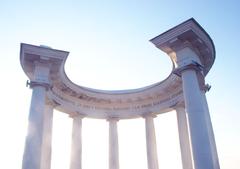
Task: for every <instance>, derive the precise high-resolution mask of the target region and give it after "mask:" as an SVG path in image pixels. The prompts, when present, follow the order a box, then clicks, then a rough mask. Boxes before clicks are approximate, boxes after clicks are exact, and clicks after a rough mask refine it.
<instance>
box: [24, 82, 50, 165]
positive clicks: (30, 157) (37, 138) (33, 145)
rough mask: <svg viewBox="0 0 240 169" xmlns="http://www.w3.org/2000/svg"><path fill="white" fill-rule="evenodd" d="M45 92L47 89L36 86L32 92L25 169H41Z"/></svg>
mask: <svg viewBox="0 0 240 169" xmlns="http://www.w3.org/2000/svg"><path fill="white" fill-rule="evenodd" d="M45 92H46V91H45V88H44V87H42V86H35V87H34V88H33V91H32V101H31V106H30V113H29V119H28V120H29V124H28V134H27V137H26V143H25V150H24V155H23V164H22V168H23V169H40V165H41V164H40V163H41V148H42V140H43V119H44V116H43V114H44V113H43V112H44V106H45Z"/></svg>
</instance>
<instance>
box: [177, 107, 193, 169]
mask: <svg viewBox="0 0 240 169" xmlns="http://www.w3.org/2000/svg"><path fill="white" fill-rule="evenodd" d="M176 113H177V122H178V134H179V142H180V149H181V158H182V168H183V169H193V164H192V153H191V144H190V140H189V139H190V137H189V131H188V120H187V113H186V112H185V109H184V108H182V107H179V108H176Z"/></svg>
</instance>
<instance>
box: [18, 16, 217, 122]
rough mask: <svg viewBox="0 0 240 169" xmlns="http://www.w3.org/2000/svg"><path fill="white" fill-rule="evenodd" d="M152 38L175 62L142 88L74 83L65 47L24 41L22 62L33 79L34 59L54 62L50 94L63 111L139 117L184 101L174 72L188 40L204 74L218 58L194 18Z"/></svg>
mask: <svg viewBox="0 0 240 169" xmlns="http://www.w3.org/2000/svg"><path fill="white" fill-rule="evenodd" d="M150 41H151V42H152V43H153V44H154V45H155V46H156V47H157V48H159V49H161V50H162V51H164V52H165V53H167V54H168V55H169V56H170V59H171V60H172V62H173V63H174V64H173V69H172V72H171V73H170V75H169V76H168V77H167V78H166V79H165V80H163V81H162V82H158V83H156V84H153V85H150V86H147V87H143V88H140V89H132V90H118V91H106V90H96V89H91V88H87V87H82V86H78V85H76V84H74V83H73V82H72V81H71V80H70V79H69V78H68V77H67V75H66V72H65V70H64V64H65V62H66V59H67V56H68V54H69V53H68V52H65V51H60V50H55V49H49V48H45V47H38V46H33V45H27V44H22V48H21V64H22V67H23V69H24V71H25V72H26V74H27V75H28V76H29V78H30V80H32V81H34V79H33V70H34V64H33V63H34V62H36V61H37V60H39V61H40V62H44V60H46V59H47V60H48V62H51V64H50V65H51V67H50V82H51V88H50V90H48V92H47V97H48V100H49V101H50V102H53V103H55V104H56V109H58V110H60V111H63V112H65V113H68V114H70V115H76V114H80V115H83V116H87V117H91V118H102V119H107V118H111V117H115V118H119V119H126V118H137V117H142V116H144V115H145V114H148V113H155V114H158V113H163V112H167V111H169V110H172V109H174V108H175V107H176V105H178V104H182V103H183V94H182V84H181V78H180V77H178V76H177V75H175V74H174V73H173V70H174V69H175V66H176V65H177V60H176V54H175V51H176V50H178V49H177V48H179V46H185V45H186V44H188V45H190V46H191V48H192V49H193V50H194V51H196V53H197V54H198V55H199V58H200V61H201V63H202V66H203V74H204V75H206V74H207V73H208V71H209V70H210V68H211V66H212V64H213V62H214V59H215V49H214V44H213V42H212V40H211V38H210V37H209V35H208V34H207V33H206V32H205V31H204V29H203V28H202V27H201V26H200V25H199V24H198V23H197V22H196V21H195V20H194V19H192V18H191V19H189V20H187V21H185V22H183V23H182V24H180V25H178V26H176V27H174V28H173V29H170V30H169V31H167V32H164V33H163V34H161V35H159V36H157V37H155V38H153V39H151V40H150Z"/></svg>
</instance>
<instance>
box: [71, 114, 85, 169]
mask: <svg viewBox="0 0 240 169" xmlns="http://www.w3.org/2000/svg"><path fill="white" fill-rule="evenodd" d="M70 169H82V116H78V115H77V116H74V117H73V127H72V148H71V163H70Z"/></svg>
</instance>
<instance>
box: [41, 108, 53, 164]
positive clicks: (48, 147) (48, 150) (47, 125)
mask: <svg viewBox="0 0 240 169" xmlns="http://www.w3.org/2000/svg"><path fill="white" fill-rule="evenodd" d="M52 120H53V106H52V105H46V106H45V111H44V124H43V143H42V157H41V169H51V154H52Z"/></svg>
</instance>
